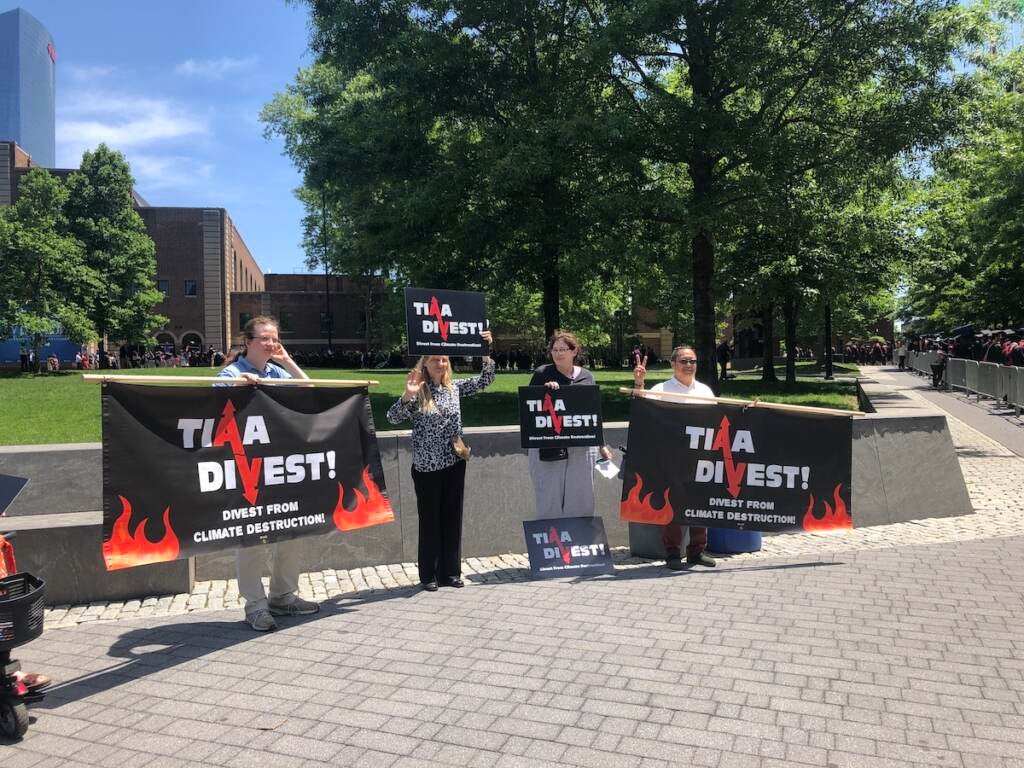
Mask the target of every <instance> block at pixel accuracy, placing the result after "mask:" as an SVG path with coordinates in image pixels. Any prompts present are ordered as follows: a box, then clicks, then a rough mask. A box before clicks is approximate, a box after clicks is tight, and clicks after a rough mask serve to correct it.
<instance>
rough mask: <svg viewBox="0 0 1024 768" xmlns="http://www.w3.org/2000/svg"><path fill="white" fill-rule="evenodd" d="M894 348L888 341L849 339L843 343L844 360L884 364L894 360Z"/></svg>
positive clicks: (867, 363)
mask: <svg viewBox="0 0 1024 768" xmlns="http://www.w3.org/2000/svg"><path fill="white" fill-rule="evenodd" d="M893 354H894V348H893V345H892V344H890V343H889V342H887V341H878V340H875V341H861V342H858V341H848V342H846V344H844V345H843V362H844V363H857V364H858V365H882V364H883V363H891V362H893Z"/></svg>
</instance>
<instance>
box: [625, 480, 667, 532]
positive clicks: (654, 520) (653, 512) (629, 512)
mask: <svg viewBox="0 0 1024 768" xmlns="http://www.w3.org/2000/svg"><path fill="white" fill-rule="evenodd" d="M634 474H635V475H636V484H635V485H634V486H633V488H632V490H630V492H629V494H628V495H627V496H626V498H625V499H624V500H623V501H622V502H621V503H620V504H619V517H621V518H622V519H623V520H629V521H630V522H633V523H651V524H654V525H667V524H668V523H671V522H672V516H673V514H674V512H673V510H672V505H671V504H669V501H668V488H666V489H665V494H664V499H665V503H664V505H663V506H662V507H661V509H655V508H654V506H653V505H652V504H651V497H652V496H654V492H653V491H651V492H650V493H648V494H647V495H646V496H644V495H643V487H644V480H643V478H642V477H640V474H639V473H638V472H637V473H634Z"/></svg>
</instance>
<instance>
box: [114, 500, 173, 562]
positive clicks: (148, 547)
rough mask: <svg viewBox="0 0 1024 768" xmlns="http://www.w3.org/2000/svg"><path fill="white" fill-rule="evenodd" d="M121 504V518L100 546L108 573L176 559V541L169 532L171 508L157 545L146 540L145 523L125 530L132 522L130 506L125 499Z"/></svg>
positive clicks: (166, 510)
mask: <svg viewBox="0 0 1024 768" xmlns="http://www.w3.org/2000/svg"><path fill="white" fill-rule="evenodd" d="M118 498H119V499H120V500H121V516H120V517H118V518H117V520H115V521H114V529H113V531H111V533H110V540H109V541H104V542H103V562H105V563H106V565H107V570H108V571H117V570H120V569H121V568H131V567H133V566H136V565H147V564H149V563H163V562H166V561H167V560H175V559H177V557H178V552H179V546H178V537H177V536H176V535H175V533H174V529H173V528H171V508H170V507H167V508H166V509H165V510H164V537H163V538H162V539H160V541H150V540H149V539H147V538H146V521H145V520H142V521H141V522H139V523H138V525H136V526H135V530H134V531H130V530H129V529H128V524H129V523H130V522H131V519H132V505H131V503H130V502H129V501H128V499H126V498H125V497H124V496H118Z"/></svg>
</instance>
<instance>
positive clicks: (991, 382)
mask: <svg viewBox="0 0 1024 768" xmlns="http://www.w3.org/2000/svg"><path fill="white" fill-rule="evenodd" d="M999 367H1000V366H999V363H978V388H977V390H975V391H976V392H977V393H978V397H979V398H980V397H981V396H982V395H984V396H985V397H991V398H993V399H998V395H997V393H998V391H999Z"/></svg>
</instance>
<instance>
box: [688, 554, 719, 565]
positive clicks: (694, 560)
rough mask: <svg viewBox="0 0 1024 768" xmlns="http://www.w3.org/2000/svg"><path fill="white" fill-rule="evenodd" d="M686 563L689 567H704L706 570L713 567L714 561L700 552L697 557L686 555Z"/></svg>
mask: <svg viewBox="0 0 1024 768" xmlns="http://www.w3.org/2000/svg"><path fill="white" fill-rule="evenodd" d="M686 562H687V563H689V564H690V565H704V566H707V567H708V568H714V567H715V559H714V558H713V557H710V556H709V555H708V554H707V553H706V552H701V553H700V554H699V555H687V556H686Z"/></svg>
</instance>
